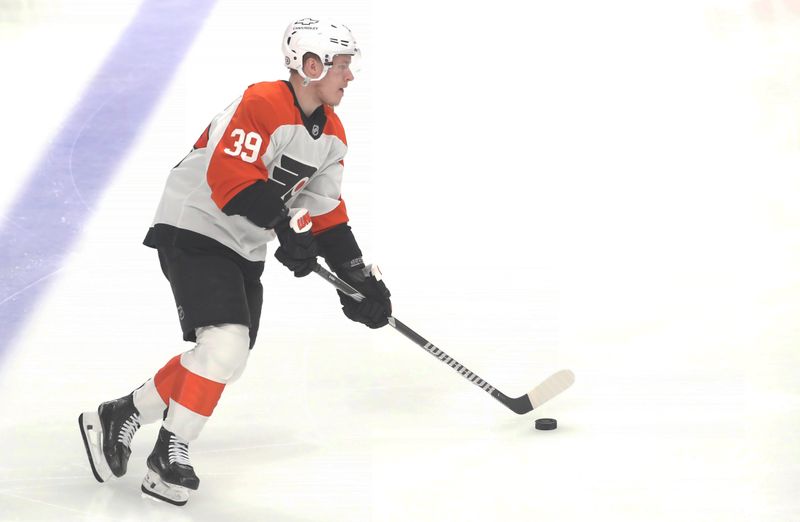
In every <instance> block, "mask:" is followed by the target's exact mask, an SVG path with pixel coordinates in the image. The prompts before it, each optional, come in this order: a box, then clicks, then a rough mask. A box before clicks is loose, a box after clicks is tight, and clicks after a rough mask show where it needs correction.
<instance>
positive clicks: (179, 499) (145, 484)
mask: <svg viewBox="0 0 800 522" xmlns="http://www.w3.org/2000/svg"><path fill="white" fill-rule="evenodd" d="M142 493H144V494H145V495H150V496H151V497H153V498H157V499H158V500H163V501H164V502H169V503H170V504H173V505H175V506H183V505H185V504H186V502H187V501H188V500H189V490H188V489H187V488H185V487H183V486H176V485H174V484H168V483H166V482H164V481H163V480H161V477H159V476H158V473H156V472H155V471H153V470H151V469H148V470H147V475H145V476H144V481H142Z"/></svg>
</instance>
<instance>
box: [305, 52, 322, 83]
mask: <svg viewBox="0 0 800 522" xmlns="http://www.w3.org/2000/svg"><path fill="white" fill-rule="evenodd" d="M303 72H304V73H305V75H306V76H307V77H309V78H319V77H320V75H321V74H322V60H320V59H319V56H317V55H316V54H314V53H306V54H304V55H303Z"/></svg>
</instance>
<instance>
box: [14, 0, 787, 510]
mask: <svg viewBox="0 0 800 522" xmlns="http://www.w3.org/2000/svg"><path fill="white" fill-rule="evenodd" d="M188 4H189V2H187V5H188ZM136 7H137V5H136V4H135V3H130V2H117V1H115V2H101V1H100V0H80V1H73V2H69V1H66V0H64V1H59V0H32V1H22V0H10V1H6V2H3V3H2V5H1V6H0V67H2V70H3V81H2V82H0V95H2V96H1V97H2V99H3V100H4V102H5V103H4V109H3V110H4V113H5V114H4V116H5V118H4V119H5V122H4V123H5V124H4V125H2V126H0V143H2V144H3V145H2V146H3V155H2V156H3V171H2V174H1V176H2V180H3V187H4V190H3V191H0V209H2V212H3V214H0V215H3V216H4V215H5V212H6V209H7V208H8V207H9V206H10V204H11V202H13V201H14V197H15V196H16V194H17V191H18V190H19V188H20V187H21V186H22V183H23V182H24V179H25V176H26V175H28V174H29V173H30V171H31V168H32V167H33V165H34V164H35V162H36V160H37V159H38V157H39V155H40V154H41V152H42V151H43V150H44V149H45V148H46V146H47V143H48V141H49V139H50V137H52V136H53V135H54V134H55V133H56V132H57V130H58V127H59V124H60V122H61V121H63V119H64V118H65V117H66V115H67V114H68V113H69V110H70V108H71V107H72V105H73V104H74V103H75V102H76V101H77V100H78V99H79V97H80V95H81V92H82V90H83V88H84V87H85V86H86V84H87V82H88V81H89V79H90V78H91V75H92V73H93V72H94V71H95V69H96V68H97V67H98V66H99V64H100V63H102V60H103V59H104V57H105V55H106V53H107V52H108V49H109V48H110V47H111V45H112V44H113V42H114V41H115V40H116V39H117V37H118V36H119V34H120V32H121V30H122V29H123V28H124V27H125V25H126V23H127V22H128V21H129V20H130V18H131V16H132V15H133V13H134V12H135V9H136ZM187 8H188V7H187ZM320 12H321V13H322V14H327V15H331V16H334V17H336V18H339V19H341V20H344V21H347V22H349V25H350V26H351V28H352V29H353V31H354V32H355V34H356V36H357V38H358V40H359V42H360V43H361V46H362V47H363V49H364V55H365V61H364V70H363V71H362V72H361V73H359V75H358V77H357V79H356V81H355V82H354V83H353V84H352V85H351V87H350V88H349V89H348V91H347V94H346V96H345V99H344V102H343V104H342V106H341V107H340V108H339V109H337V111H338V112H339V114H340V115H341V117H342V120H343V121H344V123H345V127H346V129H347V132H348V138H349V143H350V152H349V155H348V158H347V162H346V163H347V164H346V181H345V192H344V195H345V199H346V201H347V204H348V209H349V210H350V214H351V217H352V225H353V228H354V230H355V231H356V234H357V235H358V238H359V241H360V243H361V245H362V247H363V250H364V251H365V252H366V253H367V256H368V258H369V260H370V261H374V262H378V263H379V264H380V265H381V267H382V269H383V272H384V276H385V278H386V281H387V284H388V286H389V288H390V289H391V290H392V292H393V303H394V307H395V315H396V316H397V317H398V318H400V319H401V320H403V321H405V322H406V323H407V324H409V325H410V326H411V327H412V328H415V329H416V330H418V331H419V332H420V333H421V334H422V335H423V336H425V337H427V338H428V339H429V340H430V341H432V342H433V343H435V344H436V345H437V346H439V347H440V348H442V349H443V350H445V351H446V352H447V353H448V354H450V355H451V356H453V357H455V358H456V359H458V360H459V361H460V362H461V363H463V364H465V365H466V366H467V367H468V368H469V369H470V370H472V371H474V372H476V373H477V374H479V375H480V376H481V377H483V378H484V379H486V380H488V381H489V382H490V383H491V384H493V385H494V386H496V387H498V388H499V389H500V390H502V391H503V392H505V393H506V394H508V395H513V396H517V395H522V394H523V393H526V392H527V391H529V390H530V389H531V388H532V387H533V386H534V385H535V384H536V383H537V382H539V381H540V380H541V379H543V378H545V377H546V376H547V375H549V374H550V373H552V372H554V371H556V370H558V369H561V368H570V369H572V370H573V371H574V372H575V374H576V378H577V380H576V383H575V385H574V387H573V388H571V389H570V390H568V391H567V392H566V393H565V394H564V395H563V396H561V397H558V398H556V399H555V400H553V401H552V402H550V403H548V404H546V405H544V406H543V407H542V408H541V410H537V411H535V412H533V413H530V414H528V415H527V416H524V417H520V416H516V415H514V414H513V413H511V412H510V411H508V410H506V409H505V408H503V407H502V405H500V404H499V403H497V402H496V401H494V400H493V399H492V398H491V397H489V396H488V395H487V394H485V393H484V392H483V391H481V390H480V389H478V388H477V387H475V386H473V385H471V384H469V383H468V382H467V381H466V380H464V379H463V378H462V377H460V376H458V375H457V374H456V373H455V372H454V371H453V370H451V369H450V368H448V367H447V366H445V365H444V364H442V363H440V362H437V361H436V360H435V359H434V358H432V357H431V356H430V355H428V354H426V353H424V352H423V351H422V350H421V349H419V348H418V347H416V346H415V345H413V344H412V343H410V342H408V341H407V340H406V339H404V338H403V337H401V336H400V335H398V334H397V333H396V332H394V331H392V330H390V329H389V328H384V329H382V330H379V331H370V330H368V329H366V328H363V327H360V326H359V325H356V324H353V323H350V322H348V321H347V320H346V319H345V318H344V316H343V315H341V313H340V312H339V311H338V303H337V298H336V296H335V294H334V293H333V291H332V289H331V288H330V287H328V286H327V285H326V284H325V283H324V282H323V281H322V280H319V279H318V278H314V276H309V277H308V278H305V279H302V280H295V279H294V278H293V277H291V275H290V274H289V273H288V272H287V271H285V270H284V269H283V268H282V267H280V266H279V264H278V263H277V262H274V260H272V259H271V258H270V260H269V262H268V266H267V270H266V273H265V274H264V277H263V283H264V287H265V300H266V305H265V309H264V314H263V323H262V327H261V333H260V336H259V341H258V343H257V345H256V347H255V350H254V352H253V354H252V357H251V358H250V363H249V367H248V368H247V371H246V372H245V374H244V376H243V377H242V379H241V380H240V381H239V382H237V383H236V384H234V385H232V386H231V387H230V388H229V389H227V390H226V391H225V394H224V395H223V398H222V400H221V402H220V404H219V406H218V408H217V411H216V412H215V413H214V415H213V417H212V418H211V420H210V421H209V423H208V424H207V427H206V429H205V431H204V432H203V434H202V436H201V438H200V439H198V440H197V441H196V442H195V443H193V444H192V447H191V455H192V460H193V463H194V465H195V467H196V469H197V472H198V474H199V476H200V478H201V486H200V490H199V491H198V492H197V493H196V494H194V495H193V496H192V498H191V499H190V501H189V504H188V505H187V506H185V507H184V508H176V507H173V506H170V505H166V504H160V503H156V502H153V501H150V500H146V499H143V498H142V497H141V495H140V492H139V484H140V481H141V479H142V477H143V476H144V473H145V464H144V459H145V457H146V455H147V454H148V452H149V451H150V449H151V447H152V444H153V441H154V438H155V434H156V430H157V426H155V425H151V426H146V427H144V428H143V429H142V430H141V431H140V432H139V433H138V434H137V435H136V438H135V439H134V442H133V456H132V460H131V462H130V466H129V472H128V474H127V475H126V476H125V477H124V478H123V479H120V480H116V481H114V482H111V483H108V484H102V485H101V484H98V483H97V482H95V480H94V478H93V477H92V474H91V472H90V469H89V466H88V463H87V462H86V458H85V454H84V450H83V446H82V443H81V439H80V435H79V433H78V427H77V418H78V414H79V413H80V412H81V411H84V410H88V409H92V408H95V407H96V406H97V404H98V403H99V402H100V401H103V400H108V399H110V398H114V397H118V396H121V395H124V394H126V393H128V392H129V391H131V389H133V388H134V387H136V386H138V385H139V384H140V383H141V382H143V381H144V380H145V379H147V378H148V377H149V376H151V375H152V374H153V373H154V372H155V371H156V370H157V369H158V368H160V367H161V365H163V364H164V363H165V362H166V361H167V360H168V359H169V358H170V357H172V356H173V355H175V354H177V353H179V352H181V351H183V350H186V349H188V348H189V347H190V346H189V345H187V344H185V343H183V342H182V341H181V340H180V335H179V331H178V324H177V319H176V317H175V311H174V309H173V308H174V307H173V303H172V296H171V294H170V291H169V287H168V284H167V283H166V281H165V280H164V278H163V276H162V275H161V273H160V270H159V267H158V263H157V260H156V257H155V254H154V252H153V251H152V250H150V249H147V248H145V247H144V246H142V245H141V240H142V238H143V235H144V233H145V231H146V229H147V227H148V226H149V224H150V219H151V217H152V215H153V212H154V210H155V205H156V203H157V201H158V198H159V196H160V191H161V189H162V186H163V182H164V180H165V177H166V175H167V172H168V170H169V168H170V167H171V166H172V165H174V164H175V163H176V162H177V161H178V160H180V159H181V157H182V156H183V155H184V153H185V152H186V150H187V149H188V148H189V146H190V145H191V144H192V143H193V142H194V140H195V139H196V138H197V136H198V135H199V134H200V132H201V131H202V130H203V129H204V128H205V126H206V125H207V123H208V121H209V119H210V118H211V117H212V116H213V115H214V114H215V113H216V112H217V111H219V110H221V109H222V108H224V107H225V106H226V105H227V104H228V103H229V102H230V101H231V100H232V99H234V98H235V97H236V96H237V95H238V94H239V93H240V92H241V90H242V89H243V88H244V87H246V86H247V85H248V84H250V83H253V82H255V81H259V80H273V79H280V78H284V77H286V73H285V70H284V69H283V68H282V66H281V65H282V61H281V56H280V51H279V47H278V43H279V39H280V36H281V33H282V30H283V27H284V26H285V24H286V23H288V21H290V20H291V19H293V18H295V17H303V16H306V15H309V14H310V15H314V14H317V13H320ZM798 122H800V3H798V1H797V0H756V1H750V0H747V1H746V0H739V1H735V2H730V1H723V0H704V1H699V0H683V1H677V2H659V3H656V2H635V1H632V0H629V1H625V0H611V1H607V2H593V1H591V0H585V1H572V2H547V3H544V2H534V3H528V4H527V5H526V6H524V7H523V6H522V4H520V3H518V2H512V1H510V0H499V1H498V2H491V3H486V4H476V5H471V4H470V3H463V2H441V3H434V2H422V1H406V2H397V3H391V4H389V3H383V2H378V1H377V0H375V1H373V2H367V1H348V2H344V3H337V4H336V8H335V10H334V6H333V4H330V3H324V2H310V1H302V0H301V1H294V2H284V3H282V4H280V5H276V4H275V3H274V2H255V1H250V2H247V1H244V0H220V1H219V3H218V5H217V6H216V8H215V9H214V11H213V12H212V14H211V16H210V17H209V19H208V20H207V23H206V24H205V26H204V29H203V31H202V32H201V34H200V35H199V37H198V38H197V40H196V41H195V43H194V45H193V47H192V48H191V50H190V52H189V53H188V55H187V56H186V59H185V61H184V62H183V63H182V65H181V66H180V69H179V71H178V72H177V75H176V77H175V79H174V81H173V82H172V83H171V85H170V88H169V90H168V91H167V92H166V94H165V96H164V97H163V98H162V99H161V100H160V103H159V104H158V108H157V110H156V111H155V112H154V113H153V115H152V117H151V118H150V120H149V122H148V124H147V125H146V126H145V127H144V128H143V129H142V131H141V134H140V135H139V137H138V140H137V142H136V146H135V147H134V148H133V149H132V150H131V151H130V153H129V155H128V156H127V157H126V158H125V160H124V161H123V162H122V168H121V169H120V171H119V172H118V173H117V174H116V175H115V177H114V181H113V184H112V185H111V186H110V187H109V189H108V190H107V193H106V195H105V197H104V198H103V200H102V201H101V202H100V203H99V204H98V205H97V208H94V209H93V211H94V212H93V215H92V218H91V220H90V221H88V222H87V223H86V225H85V229H84V231H83V235H82V238H81V241H80V242H79V243H77V244H76V245H74V249H73V250H72V251H71V252H70V253H69V256H68V258H67V260H66V261H65V263H64V265H63V268H62V269H61V270H60V271H59V272H58V273H57V274H55V275H54V277H53V278H52V279H51V281H50V284H49V286H48V290H47V293H46V295H45V296H44V297H43V298H42V299H41V300H40V302H39V304H38V307H37V309H36V311H35V313H34V314H33V315H32V316H30V317H29V318H28V320H27V322H26V324H25V325H24V328H23V329H22V333H21V334H20V335H19V336H18V337H17V339H16V342H15V343H14V345H13V346H12V348H11V349H10V351H9V352H8V353H6V354H5V356H4V359H3V360H2V363H1V364H0V448H2V450H0V520H4V521H5V520H26V521H27V520H59V521H68V520H131V521H142V520H163V519H170V520H187V521H188V520H209V521H210V520H214V521H216V520H269V521H276V522H284V521H286V522H295V521H297V522H300V521H303V522H306V521H323V522H334V521H346V522H361V521H380V522H386V521H398V522H399V521H402V522H411V521H414V522H423V521H432V522H433V521H436V522H441V521H451V520H452V521H455V520H490V521H498V522H516V521H528V520H557V521H561V522H564V521H586V520H614V521H716V520H719V521H726V522H744V521H759V522H766V521H775V522H790V521H796V520H800V495H798V494H797V491H798V486H800V442H798V432H800V384H799V383H800V381H799V380H798V373H799V372H800V351H798V341H800V330H798V317H800V270H798V267H800V205H798V201H799V200H800V124H799V123H798ZM96 153H97V154H98V155H103V153H104V151H103V150H102V149H101V148H98V150H97V151H96ZM4 297H6V296H0V299H2V298H4ZM539 417H555V418H557V419H558V422H559V428H558V430H556V431H553V432H538V431H535V430H534V429H533V423H534V420H535V419H536V418H539Z"/></svg>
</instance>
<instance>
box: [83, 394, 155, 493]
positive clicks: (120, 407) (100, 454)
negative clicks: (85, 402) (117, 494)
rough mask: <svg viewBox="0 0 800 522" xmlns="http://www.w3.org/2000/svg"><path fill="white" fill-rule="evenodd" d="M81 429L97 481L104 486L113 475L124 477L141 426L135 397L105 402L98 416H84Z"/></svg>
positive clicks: (129, 396)
mask: <svg viewBox="0 0 800 522" xmlns="http://www.w3.org/2000/svg"><path fill="white" fill-rule="evenodd" d="M78 425H79V426H80V429H81V436H82V437H83V445H84V446H85V447H86V455H87V456H88V457H89V465H91V466H92V473H93V474H94V478H96V479H97V481H98V482H105V481H106V480H108V479H110V478H111V476H112V475H113V476H116V477H121V476H123V475H124V474H125V472H126V471H127V470H128V458H129V457H130V456H131V439H133V434H134V433H136V430H138V429H139V426H141V424H140V423H139V411H138V410H137V409H136V407H135V406H134V405H133V394H129V395H126V396H125V397H121V398H119V399H115V400H113V401H108V402H104V403H103V404H101V405H100V406H99V407H98V408H97V411H96V412H94V411H87V412H84V413H82V414H81V415H80V417H78Z"/></svg>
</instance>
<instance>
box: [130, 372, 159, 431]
mask: <svg viewBox="0 0 800 522" xmlns="http://www.w3.org/2000/svg"><path fill="white" fill-rule="evenodd" d="M133 405H134V406H136V409H137V410H139V422H141V423H142V424H150V423H151V422H156V421H159V420H161V419H162V418H164V410H165V409H166V407H167V405H166V404H164V401H163V400H161V396H160V395H159V394H158V390H156V385H155V383H154V382H153V379H147V382H146V383H144V384H143V385H141V386H140V387H138V388H136V389H135V390H134V391H133Z"/></svg>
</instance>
